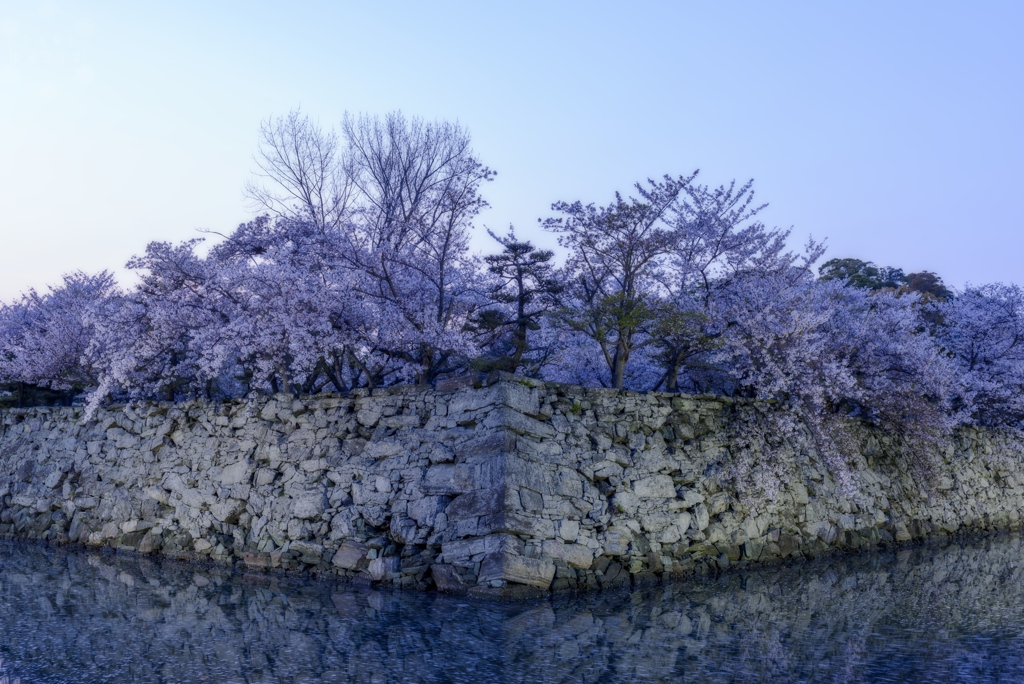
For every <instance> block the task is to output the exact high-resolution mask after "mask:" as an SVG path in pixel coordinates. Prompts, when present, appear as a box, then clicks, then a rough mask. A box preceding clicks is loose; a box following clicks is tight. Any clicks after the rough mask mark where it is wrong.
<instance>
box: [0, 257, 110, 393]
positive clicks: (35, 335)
mask: <svg viewBox="0 0 1024 684" xmlns="http://www.w3.org/2000/svg"><path fill="white" fill-rule="evenodd" d="M116 296H118V291H117V286H116V284H115V282H114V278H113V276H112V275H111V274H110V273H108V272H106V271H102V272H100V273H97V274H95V275H89V274H86V273H82V272H81V271H77V272H75V273H70V274H68V275H65V276H64V278H63V281H62V282H61V284H60V285H58V286H55V287H50V288H49V290H48V291H47V292H46V293H42V294H41V293H39V292H36V291H35V290H29V291H28V292H27V293H25V294H24V295H22V297H21V299H20V301H18V302H16V303H14V304H11V305H9V306H4V307H3V308H2V309H0V383H19V385H30V386H35V387H39V388H45V389H49V390H56V391H59V392H62V393H63V394H64V395H65V399H66V400H70V399H71V398H72V397H73V396H74V395H75V394H77V393H79V392H81V391H82V390H83V389H85V388H87V387H89V386H91V385H94V384H95V383H96V378H97V368H96V366H95V364H94V363H93V362H92V360H91V359H89V358H87V357H86V356H85V351H86V349H87V348H88V347H89V344H90V343H91V341H92V339H93V337H94V335H95V325H94V321H95V318H96V316H97V315H98V314H100V313H101V312H102V310H103V308H104V306H105V304H106V303H107V302H108V301H109V300H110V299H112V298H114V297H116Z"/></svg>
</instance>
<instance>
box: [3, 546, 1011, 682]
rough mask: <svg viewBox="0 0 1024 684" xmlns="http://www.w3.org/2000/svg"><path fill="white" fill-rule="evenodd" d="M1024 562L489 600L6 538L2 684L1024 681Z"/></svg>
mask: <svg viewBox="0 0 1024 684" xmlns="http://www.w3.org/2000/svg"><path fill="white" fill-rule="evenodd" d="M1022 551H1024V547H1022V543H1021V539H1020V538H1018V537H1002V538H996V539H991V540H980V541H974V542H971V543H965V544H953V545H949V546H945V547H935V546H933V547H922V548H916V549H905V550H902V551H899V552H892V553H876V554H870V555H862V556H856V557H846V558H839V559H829V560H819V561H815V562H813V563H809V564H804V565H799V566H794V567H789V568H781V567H777V568H764V569H759V570H755V571H744V572H738V573H734V574H730V575H727V576H725V577H722V578H719V579H717V580H712V581H707V582H704V583H699V584H689V585H678V586H669V587H650V588H646V589H643V590H640V591H635V592H632V593H630V592H628V591H623V592H619V593H604V594H594V595H585V596H578V597H559V598H557V599H555V600H553V601H544V602H540V603H537V602H534V603H516V604H488V603H480V602H476V601H472V600H466V599H459V598H451V597H445V596H436V595H423V594H415V593H408V592H395V591H373V590H370V589H358V588H354V587H352V586H350V585H340V584H335V583H331V582H310V581H303V580H301V579H300V578H295V577H287V576H268V575H257V576H252V575H249V576H239V575H232V574H231V573H230V572H229V571H226V570H223V569H216V568H207V567H196V566H189V565H185V564H180V563H174V562H170V561H156V560H151V559H147V558H138V557H131V556H118V555H113V554H107V553H86V552H82V551H73V550H60V549H54V548H51V547H47V546H42V545H36V544H32V543H23V542H0V684H14V682H17V681H18V680H19V679H20V683H21V684H29V683H30V682H133V681H134V682H347V681H359V682H366V681H369V682H399V681H400V682H406V681H438V682H474V683H477V684H479V683H482V682H491V681H494V682H580V681H582V682H590V681H602V682H608V681H703V680H707V679H711V680H714V681H843V682H847V681H885V682H889V681H891V682H904V681H914V682H927V681H935V682H949V681H1024V658H1022V655H1021V654H1022V653H1024V569H1022V562H1024V561H1022Z"/></svg>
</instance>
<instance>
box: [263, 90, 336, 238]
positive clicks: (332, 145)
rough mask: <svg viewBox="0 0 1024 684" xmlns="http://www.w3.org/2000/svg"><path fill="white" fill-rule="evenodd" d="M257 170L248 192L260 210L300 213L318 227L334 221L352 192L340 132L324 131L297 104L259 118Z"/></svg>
mask: <svg viewBox="0 0 1024 684" xmlns="http://www.w3.org/2000/svg"><path fill="white" fill-rule="evenodd" d="M255 161H256V166H257V168H259V172H258V173H257V174H256V176H257V178H259V179H262V180H253V181H250V182H249V183H247V184H246V187H245V194H246V197H248V198H249V200H250V201H251V202H252V204H253V206H254V208H256V209H257V210H259V211H264V210H265V211H269V212H270V213H271V214H273V215H276V216H295V215H300V216H302V217H304V218H307V219H309V220H311V221H312V222H313V223H314V224H316V226H317V227H318V228H320V229H321V230H322V229H324V228H326V227H327V226H336V225H338V224H339V223H340V222H341V221H342V220H343V219H344V218H345V216H346V213H347V210H348V209H349V204H350V201H351V198H352V183H351V179H350V178H349V177H348V176H347V175H346V173H345V169H344V163H343V150H342V149H341V147H340V145H339V141H338V135H337V134H336V133H335V132H334V131H333V130H331V131H324V130H323V129H322V128H321V127H320V125H319V124H317V123H316V122H314V121H312V120H311V119H310V118H309V117H308V116H306V115H304V114H302V112H301V111H299V110H294V111H292V112H289V113H288V115H287V116H281V117H276V118H271V119H267V120H266V121H264V122H262V124H260V140H259V147H258V149H257V153H256V156H255Z"/></svg>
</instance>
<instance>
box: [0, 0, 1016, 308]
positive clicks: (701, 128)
mask: <svg viewBox="0 0 1024 684" xmlns="http://www.w3.org/2000/svg"><path fill="white" fill-rule="evenodd" d="M551 5H553V3H547V4H545V3H529V2H526V3H516V4H515V5H514V6H497V5H491V4H470V3H430V4H429V5H428V4H422V3H406V2H396V3H387V4H383V3H373V4H371V3H355V2H342V3H319V4H318V3H295V4H294V5H289V6H287V7H285V6H283V5H280V4H272V3H265V2H249V3H242V2H235V3H217V4H216V5H215V6H213V5H211V4H209V3H197V2H179V3H173V5H172V4H159V5H158V4H153V5H148V4H147V5H143V4H142V3H115V2H90V3H87V4H86V3H72V2H24V3H14V2H2V3H0V130H2V133H0V207H2V209H3V211H2V213H0V302H9V301H11V300H12V299H14V298H15V297H16V296H17V295H18V293H20V292H23V291H25V290H27V289H28V288H36V289H40V290H42V289H45V287H46V285H47V284H52V283H56V282H58V281H59V280H60V277H61V274H62V273H66V272H70V271H74V270H84V271H89V272H95V271H99V270H102V269H108V270H111V271H113V272H115V273H116V274H117V276H118V279H119V280H120V281H121V282H122V283H124V284H129V283H131V282H132V281H131V276H130V274H128V273H127V272H126V271H125V270H124V268H123V266H124V264H125V262H126V261H127V260H128V259H129V258H130V257H131V256H132V255H133V254H138V253H141V252H142V251H143V250H144V248H145V245H146V244H147V243H148V242H150V241H152V240H165V241H175V242H176V241H180V240H184V239H188V238H192V237H196V236H197V235H199V234H198V233H197V230H201V229H206V230H212V231H217V232H221V233H224V232H228V231H230V230H231V229H232V228H234V226H235V225H237V224H238V223H240V222H242V221H245V220H248V219H249V218H251V217H252V216H253V211H252V210H251V208H250V207H248V206H247V204H246V202H245V200H244V198H243V195H242V190H243V186H244V183H245V181H246V180H248V179H249V178H250V177H251V172H252V171H253V169H254V165H253V162H252V154H253V152H254V150H255V148H256V138H257V128H258V126H259V123H260V121H261V120H262V119H265V118H267V117H268V116H271V115H279V114H284V113H287V112H288V110H290V109H292V108H295V107H299V106H301V107H302V109H303V111H305V112H307V113H309V114H310V115H312V116H314V117H316V118H318V119H319V120H320V121H321V122H322V123H323V124H325V125H327V126H329V125H331V124H334V123H336V122H337V121H339V120H340V118H341V116H342V113H343V112H344V111H346V110H348V111H351V112H368V113H381V114H383V113H385V112H387V111H390V110H394V109H401V110H402V111H403V112H405V113H406V114H407V115H410V116H421V117H424V118H428V119H434V118H442V119H450V120H458V121H459V122H460V123H461V124H463V125H464V126H465V127H466V128H468V130H469V131H470V132H471V133H472V135H473V139H474V147H475V149H476V150H477V152H478V154H479V156H480V157H481V159H482V160H483V161H484V162H485V163H486V164H488V165H489V166H491V167H492V168H494V169H495V170H497V172H498V176H497V179H496V180H495V181H494V182H493V183H490V184H488V185H487V186H486V187H485V188H484V193H485V196H486V197H487V199H488V200H489V201H490V203H491V205H492V207H491V209H489V210H487V211H486V212H485V214H484V215H482V216H481V217H480V220H479V221H478V226H479V228H480V230H479V235H478V237H477V238H476V239H475V240H474V243H473V245H474V249H475V250H477V251H480V252H486V251H490V250H492V249H493V246H492V244H490V241H489V238H487V237H486V234H485V232H484V231H483V227H484V226H486V227H489V228H491V229H492V230H494V231H495V232H499V233H501V232H504V231H505V230H506V229H507V226H508V225H509V224H510V223H512V224H515V226H516V227H517V232H518V233H519V234H520V235H521V236H523V237H528V238H530V239H533V240H534V241H535V242H537V243H539V244H541V245H543V246H546V247H551V246H553V245H554V240H553V238H552V236H551V235H549V234H545V233H543V232H541V231H540V230H539V229H538V228H537V219H538V218H541V217H546V216H548V215H550V214H549V207H550V204H551V202H553V201H556V200H576V199H580V200H583V201H585V202H590V201H593V202H597V203H607V202H608V201H610V199H611V198H612V195H613V193H614V192H615V191H616V190H619V191H623V192H627V191H628V190H629V189H630V185H631V184H632V183H633V182H635V181H638V180H642V179H644V178H646V177H657V176H660V175H662V174H665V173H669V174H683V173H688V172H691V171H692V170H694V169H696V168H700V169H701V178H702V179H703V181H704V182H706V183H709V184H713V185H717V184H719V183H723V182H728V181H729V180H730V179H732V178H736V179H738V180H740V181H744V180H746V179H748V178H754V179H755V187H756V188H757V193H758V198H759V199H760V200H762V201H766V202H769V203H770V205H771V206H770V207H769V209H768V210H767V211H766V212H765V214H764V218H765V221H766V222H767V223H768V224H770V225H779V226H783V227H789V226H792V227H793V242H794V246H799V245H800V244H802V243H803V241H804V240H805V239H806V238H807V236H808V235H813V236H814V237H815V238H818V239H820V238H827V240H828V244H829V253H828V255H827V256H826V258H829V257H856V258H860V259H865V260H870V261H874V262H875V263H877V264H879V265H888V266H898V267H902V268H904V269H905V270H907V271H908V272H909V271H919V270H925V269H927V270H931V271H934V272H936V273H938V274H939V275H940V276H942V277H943V278H944V280H945V281H946V282H947V284H949V285H952V286H954V287H962V286H963V285H964V284H965V283H968V282H971V283H975V284H981V283H986V282H993V281H1004V282H1017V283H1019V284H1024V272H1022V268H1021V256H1020V255H1021V254H1024V230H1022V225H1021V224H1022V221H1021V218H1020V214H1019V210H1018V207H1017V206H1016V204H1015V203H1014V200H1013V198H1014V197H1015V196H1016V195H1017V189H1018V187H1019V185H1020V183H1021V181H1022V180H1024V133H1022V130H1021V125H1020V117H1021V111H1022V104H1024V93H1022V90H1021V88H1020V79H1021V74H1022V73H1024V69H1022V67H1024V45H1022V44H1021V41H1020V40H1019V34H1020V31H1021V28H1022V24H1024V21H1022V20H1024V6H1021V5H1019V4H1018V3H1012V2H987V3H976V4H973V5H967V4H964V3H954V2H927V3H925V2H908V3H899V4H889V3H881V2H870V3H856V4H844V5H840V4H838V3H834V4H832V3H830V4H828V5H818V4H811V3H801V4H799V5H798V4H797V3H788V4H786V5H785V6H783V5H782V4H775V3H771V4H769V3H753V2H747V3H730V4H729V7H731V8H732V9H731V11H730V10H729V9H726V5H725V4H720V3H716V4H714V6H709V4H708V3H690V2H680V3H668V2H665V3H639V4H633V5H631V6H630V9H629V11H628V12H626V11H624V10H623V8H622V5H621V3H615V4H613V3H583V2H572V3H559V4H558V5H557V6H551Z"/></svg>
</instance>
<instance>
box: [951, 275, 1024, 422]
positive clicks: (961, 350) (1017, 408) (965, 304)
mask: <svg viewBox="0 0 1024 684" xmlns="http://www.w3.org/2000/svg"><path fill="white" fill-rule="evenodd" d="M936 309H937V312H938V316H937V317H936V318H937V319H938V320H939V321H940V322H939V324H938V325H937V326H936V335H937V337H938V339H939V341H940V342H941V344H942V345H943V346H944V347H945V349H946V350H947V352H948V353H949V354H950V355H951V356H952V358H953V361H954V363H955V364H956V367H957V370H958V372H959V373H960V376H961V378H962V381H963V387H962V389H961V391H960V392H959V393H958V394H957V397H956V400H957V401H958V402H959V403H960V404H962V405H963V407H964V410H966V411H968V412H969V413H970V415H971V417H972V419H973V420H974V421H975V422H977V423H979V424H981V425H990V426H996V427H1011V428H1015V429H1024V291H1022V290H1021V288H1020V287H1018V286H1017V285H1005V284H1002V283H994V284H991V285H982V286H980V287H975V286H968V287H967V288H965V289H964V290H963V292H960V293H958V294H957V296H956V297H955V298H952V299H949V300H948V301H946V302H942V303H939V304H938V305H936Z"/></svg>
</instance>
